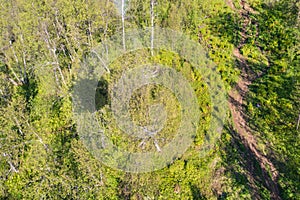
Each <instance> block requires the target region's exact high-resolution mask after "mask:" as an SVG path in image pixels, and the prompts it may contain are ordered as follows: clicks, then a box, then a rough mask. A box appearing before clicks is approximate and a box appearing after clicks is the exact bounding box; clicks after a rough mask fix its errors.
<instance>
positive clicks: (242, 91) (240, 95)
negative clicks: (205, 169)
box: [227, 0, 281, 199]
mask: <svg viewBox="0 0 300 200" xmlns="http://www.w3.org/2000/svg"><path fill="white" fill-rule="evenodd" d="M227 4H228V5H229V6H230V7H231V8H232V9H234V10H236V11H238V12H239V13H240V16H241V17H242V18H243V27H242V32H241V36H242V38H241V41H240V43H239V45H238V47H237V48H236V49H235V50H234V52H233V54H234V56H235V57H236V59H237V61H238V65H239V68H240V71H241V77H240V80H239V81H238V83H237V85H236V87H235V88H234V89H233V90H232V91H231V92H230V93H229V97H230V102H229V107H230V110H231V113H232V118H233V122H234V128H235V131H234V133H233V134H237V137H238V138H239V139H240V140H241V142H242V144H243V145H244V146H245V148H246V150H247V151H248V155H247V154H245V155H244V159H245V160H247V161H246V163H247V165H248V164H249V162H255V160H256V161H257V162H258V163H259V166H260V168H261V173H262V177H261V178H260V181H262V182H263V184H264V185H265V187H266V188H268V190H269V191H270V193H271V198H272V199H281V198H280V196H279V190H278V184H277V182H278V175H279V174H278V171H277V169H276V168H275V166H274V164H273V163H272V162H271V161H270V160H269V159H268V158H267V157H266V156H265V155H264V154H263V153H262V152H261V151H260V150H259V148H258V142H257V140H256V138H255V136H254V135H253V134H252V133H253V130H251V129H250V128H249V126H248V125H247V116H246V115H245V114H244V113H245V112H244V105H245V98H246V94H247V92H248V90H249V89H248V87H249V85H250V84H251V83H252V81H254V80H255V79H256V78H257V75H256V74H255V73H254V72H253V71H251V69H250V67H249V66H248V64H247V62H246V59H245V58H244V57H243V55H242V54H241V53H240V52H241V48H242V47H243V45H244V44H245V41H246V39H247V31H246V27H247V25H248V24H249V23H250V19H249V13H255V11H254V10H253V9H252V8H251V7H250V6H249V5H248V4H247V3H246V2H245V0H242V1H241V2H240V5H241V7H242V8H241V9H240V10H237V9H236V8H235V6H234V4H233V3H232V0H227ZM247 156H252V157H253V158H249V157H247ZM251 165H252V166H248V169H247V170H248V172H249V176H248V178H249V182H250V184H251V185H253V188H254V189H255V188H256V187H255V183H254V182H255V178H254V177H255V176H257V174H256V172H255V169H254V167H253V166H254V164H253V163H251ZM255 190H256V189H255ZM255 193H256V192H255ZM253 197H254V198H255V199H258V198H259V197H257V195H256V194H254V195H253Z"/></svg>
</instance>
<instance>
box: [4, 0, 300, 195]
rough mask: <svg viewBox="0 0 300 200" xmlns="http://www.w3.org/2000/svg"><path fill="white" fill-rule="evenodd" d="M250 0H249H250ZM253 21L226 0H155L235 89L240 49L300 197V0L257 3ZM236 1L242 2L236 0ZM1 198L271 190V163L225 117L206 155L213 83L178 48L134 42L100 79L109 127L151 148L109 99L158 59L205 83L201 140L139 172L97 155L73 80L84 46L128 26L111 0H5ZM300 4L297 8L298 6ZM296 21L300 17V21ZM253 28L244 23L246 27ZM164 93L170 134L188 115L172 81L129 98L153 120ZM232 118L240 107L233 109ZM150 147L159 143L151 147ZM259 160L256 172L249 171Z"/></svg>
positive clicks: (264, 134) (136, 15)
mask: <svg viewBox="0 0 300 200" xmlns="http://www.w3.org/2000/svg"><path fill="white" fill-rule="evenodd" d="M247 2H248V1H247ZM248 3H249V4H250V5H251V6H252V7H253V8H254V9H255V10H256V11H257V12H249V13H248V17H249V19H250V21H249V23H248V24H247V25H246V27H244V26H245V25H243V19H242V17H241V16H240V13H238V12H237V11H234V10H232V9H230V8H229V6H227V5H226V3H225V1H224V0H212V1H206V0H205V1H203V0H194V1H190V0H187V1H169V0H157V1H156V5H155V8H154V11H155V13H156V15H155V24H156V26H160V27H168V28H171V29H173V30H176V31H181V32H183V33H185V34H186V35H189V36H190V38H191V39H192V40H194V41H195V42H199V43H200V44H201V45H202V46H204V48H205V49H206V50H207V52H208V55H209V56H210V58H211V59H212V60H213V61H214V62H215V63H216V64H217V70H218V71H219V72H220V73H221V76H222V80H223V81H224V83H225V84H226V86H227V89H230V86H232V85H234V84H235V83H236V81H237V79H238V75H239V70H238V68H237V67H236V62H235V58H234V57H233V53H232V52H233V50H234V48H235V47H237V46H238V45H239V43H240V41H241V39H242V37H243V35H242V34H241V32H242V31H246V32H245V34H246V36H247V39H246V40H245V44H243V46H242V48H241V54H242V55H243V56H244V58H245V59H246V64H247V65H248V66H250V68H251V70H252V71H253V72H254V73H255V74H257V77H259V78H258V79H256V81H255V82H254V83H253V84H252V85H251V86H250V92H249V95H248V101H247V113H246V114H247V115H248V116H249V121H248V123H249V125H250V126H251V127H252V128H253V129H255V130H256V132H257V133H256V136H258V137H259V138H260V140H259V141H261V143H260V144H259V145H260V147H261V148H262V150H263V151H264V152H265V154H266V155H267V156H269V157H271V158H272V161H274V163H275V165H276V167H277V168H278V169H279V172H280V176H279V184H280V187H281V188H280V194H281V195H282V199H297V198H299V196H300V194H299V191H300V188H299V187H300V185H299V183H300V180H299V177H300V175H299V166H300V163H299V162H300V160H299V154H300V152H299V129H297V120H298V116H299V107H300V102H299V99H300V93H299V91H300V90H299V89H300V88H299V87H300V83H299V80H300V74H299V69H298V68H299V64H300V63H299V2H298V4H297V3H296V1H294V0H288V1H280V2H278V1H275V2H273V3H267V4H266V3H263V2H262V1H261V0H251V1H249V2H248ZM233 4H234V5H235V6H236V8H237V9H241V6H239V5H240V4H239V2H238V1H234V2H233ZM0 5H1V9H0V15H1V19H0V35H1V39H0V46H1V48H0V156H1V159H0V199H250V198H253V196H254V195H253V194H254V193H255V195H256V194H257V195H258V196H260V197H262V198H263V199H269V198H270V192H269V191H268V190H267V189H266V186H265V185H263V184H261V180H259V178H257V177H259V176H260V175H261V173H262V172H261V170H260V167H259V164H258V163H257V161H254V160H251V159H249V160H245V159H244V157H245V156H242V155H246V156H248V157H249V158H251V156H252V155H251V154H249V150H248V149H247V148H246V147H245V146H243V144H242V143H241V138H238V137H237V134H235V133H234V132H232V128H231V122H228V124H226V126H225V127H226V130H224V131H223V134H222V138H221V139H220V141H219V143H218V145H217V146H216V147H215V148H214V149H212V150H210V151H209V152H208V155H207V156H205V157H202V156H201V155H199V154H200V150H201V147H202V144H203V140H204V137H205V133H206V132H207V130H208V129H209V122H210V119H211V116H210V111H211V109H212V108H211V102H210V98H209V91H208V89H207V87H206V86H205V84H204V83H203V81H202V77H201V74H199V73H198V72H197V70H196V69H195V68H194V66H191V64H190V63H188V62H186V61H185V60H184V59H183V58H180V56H179V55H176V54H174V53H172V52H166V51H160V52H155V55H154V56H150V53H149V51H148V50H147V49H146V50H143V51H142V50H141V51H139V52H130V53H128V54H126V55H124V56H123V57H121V58H119V59H117V60H115V62H114V63H112V64H111V66H110V67H111V68H112V70H111V72H112V73H111V74H110V75H107V76H104V77H103V79H102V80H100V81H99V84H98V88H97V91H96V95H95V96H96V99H97V100H96V107H97V110H98V111H97V112H98V117H99V119H101V120H102V121H106V122H107V123H108V124H109V123H110V125H109V126H107V127H106V128H107V129H109V133H108V135H109V136H110V137H111V138H112V140H113V141H114V142H115V143H116V144H118V145H120V146H122V147H124V148H127V149H130V150H134V151H142V150H141V149H140V148H139V147H138V145H137V144H138V143H139V141H132V140H131V138H128V137H126V136H124V135H125V134H122V133H121V131H120V130H119V129H118V127H117V124H115V122H114V121H113V117H112V116H111V114H110V112H109V111H110V110H109V104H110V99H109V92H110V90H111V89H112V84H113V83H114V82H115V81H116V80H117V79H118V78H120V76H121V75H122V72H124V71H125V70H128V69H131V68H133V67H135V64H136V63H137V62H138V64H139V65H141V64H147V63H156V64H162V65H167V66H169V67H172V68H174V69H175V70H177V71H179V72H180V73H182V74H183V75H184V77H185V78H186V79H187V80H188V81H189V82H190V83H191V85H192V88H193V89H194V90H195V92H196V94H197V98H198V102H199V109H200V111H201V117H200V122H199V124H198V132H197V135H196V137H195V139H194V144H193V145H192V146H191V147H190V148H189V149H188V151H187V152H186V153H185V154H184V155H182V157H181V158H179V159H176V160H174V162H173V163H172V164H170V165H169V166H168V167H166V168H164V169H161V170H158V171H155V172H150V173H144V174H129V173H125V172H120V171H116V170H113V169H111V168H109V167H107V166H105V165H103V164H102V163H101V162H99V161H98V160H96V158H94V157H93V156H92V155H91V154H90V153H89V152H88V150H87V149H86V148H85V146H84V145H83V144H82V142H81V139H80V137H79V135H78V134H77V131H76V124H75V122H74V121H73V119H72V101H71V97H70V94H69V93H70V91H71V90H72V87H73V85H72V84H73V80H74V79H75V78H76V76H77V74H76V70H77V69H78V67H79V65H80V63H81V61H82V59H83V57H84V56H85V54H86V52H89V50H90V49H92V48H93V47H95V46H97V45H98V44H99V43H100V42H102V41H105V40H106V39H107V38H108V37H110V36H112V35H114V34H115V33H118V32H120V31H121V30H122V29H121V28H122V27H121V19H120V16H118V14H117V12H116V9H115V7H114V5H113V3H112V2H111V1H96V0H89V1H76V0H47V1H35V0H15V1H5V0H0ZM297 6H298V7H297ZM149 9H150V2H145V1H141V0H131V1H130V3H129V4H128V7H127V11H126V22H125V27H126V28H128V29H129V28H135V27H139V28H145V27H149V26H150V20H149V19H150V11H149ZM297 20H298V21H297ZM244 29H245V30H244ZM158 102H160V103H161V102H163V103H164V105H165V106H166V110H167V112H168V116H170V117H169V118H168V121H167V124H168V126H167V127H168V128H166V129H165V130H164V132H163V136H164V137H165V138H167V139H168V140H170V139H171V138H172V134H173V132H174V130H176V128H177V127H178V121H179V120H180V114H178V112H177V111H178V110H180V105H178V102H176V98H175V97H174V95H173V94H172V92H170V91H169V90H168V89H166V88H163V87H152V86H147V87H145V88H142V89H140V90H137V91H136V92H135V93H134V95H133V97H132V98H131V102H130V103H131V115H132V118H133V119H134V120H135V121H136V122H137V123H140V124H147V123H148V122H149V121H150V118H151V117H149V116H147V108H148V107H149V105H152V104H154V103H158ZM228 117H230V116H228ZM145 150H155V149H154V147H153V146H150V145H149V146H147V147H146V149H145ZM249 163H252V164H253V163H254V164H253V167H254V169H255V170H254V171H255V174H250V175H249V170H248V169H247V167H249Z"/></svg>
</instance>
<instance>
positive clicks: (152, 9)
mask: <svg viewBox="0 0 300 200" xmlns="http://www.w3.org/2000/svg"><path fill="white" fill-rule="evenodd" d="M154 1H155V0H151V2H150V17H151V55H152V56H153V48H154V4H155V2H154Z"/></svg>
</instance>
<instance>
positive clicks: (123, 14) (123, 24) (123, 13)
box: [122, 0, 126, 51]
mask: <svg viewBox="0 0 300 200" xmlns="http://www.w3.org/2000/svg"><path fill="white" fill-rule="evenodd" d="M122 29H123V30H122V31H123V49H124V51H125V50H126V43H125V0H122Z"/></svg>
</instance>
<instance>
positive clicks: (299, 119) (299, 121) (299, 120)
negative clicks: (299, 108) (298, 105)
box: [297, 114, 300, 130]
mask: <svg viewBox="0 0 300 200" xmlns="http://www.w3.org/2000/svg"><path fill="white" fill-rule="evenodd" d="M299 124H300V114H299V117H298V122H297V130H298V128H299Z"/></svg>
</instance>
